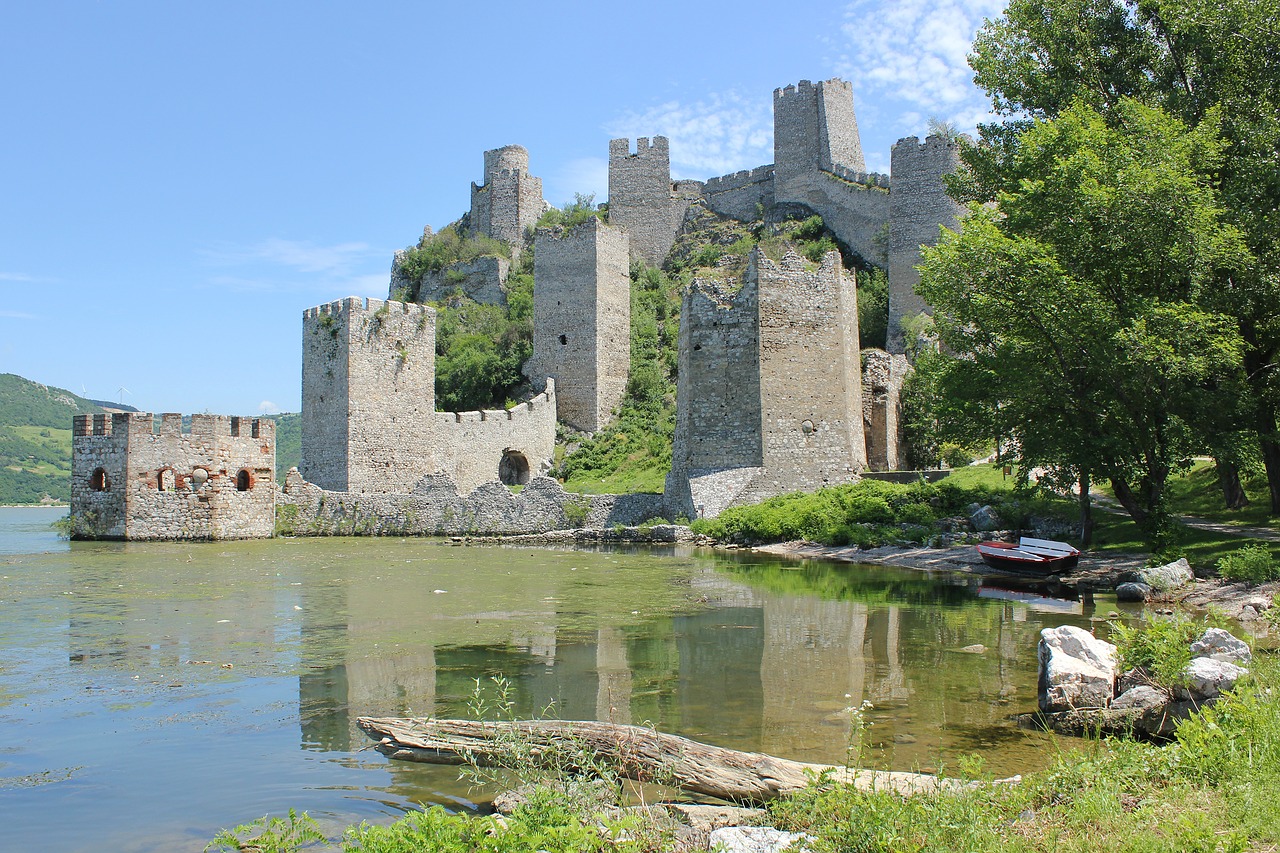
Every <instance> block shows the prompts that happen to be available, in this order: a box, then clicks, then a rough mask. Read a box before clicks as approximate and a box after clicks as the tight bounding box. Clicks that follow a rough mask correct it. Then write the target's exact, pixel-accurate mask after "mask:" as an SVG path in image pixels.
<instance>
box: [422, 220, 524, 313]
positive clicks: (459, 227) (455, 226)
mask: <svg viewBox="0 0 1280 853" xmlns="http://www.w3.org/2000/svg"><path fill="white" fill-rule="evenodd" d="M486 255H493V256H498V257H503V258H510V257H511V247H510V246H508V245H507V244H506V243H504V242H502V241H501V240H495V239H493V238H492V237H486V236H485V235H483V234H471V233H469V232H468V230H467V227H466V224H465V223H464V222H454V223H451V224H449V225H446V226H445V227H444V228H441V229H440V231H439V232H438V233H436V234H424V235H423V236H422V239H420V240H419V241H418V245H417V246H414V247H413V248H412V249H409V250H408V251H406V252H405V253H404V254H403V255H401V256H400V263H399V271H400V274H401V276H403V277H404V278H405V279H407V280H409V281H411V282H413V285H412V287H413V288H414V289H413V290H411V292H409V293H407V294H405V297H406V298H407V299H409V300H411V301H412V300H416V299H417V296H418V294H417V292H416V288H417V286H418V284H419V283H420V282H421V281H422V277H423V276H424V275H426V274H427V273H429V272H439V271H440V270H442V269H444V268H445V267H449V266H453V265H454V264H465V263H470V262H471V261H474V260H476V259H477V258H482V257H485V256H486Z"/></svg>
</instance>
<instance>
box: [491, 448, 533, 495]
mask: <svg viewBox="0 0 1280 853" xmlns="http://www.w3.org/2000/svg"><path fill="white" fill-rule="evenodd" d="M498 479H499V480H501V481H502V483H503V485H507V486H523V485H525V484H526V483H528V482H529V460H528V459H527V458H526V457H525V455H524V454H523V453H520V452H519V451H517V450H508V451H506V452H504V453H503V454H502V461H501V462H499V463H498Z"/></svg>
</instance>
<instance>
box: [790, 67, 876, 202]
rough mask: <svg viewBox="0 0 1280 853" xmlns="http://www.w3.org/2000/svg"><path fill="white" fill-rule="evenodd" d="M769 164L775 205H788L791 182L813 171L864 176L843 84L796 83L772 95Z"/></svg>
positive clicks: (847, 92) (807, 178) (849, 98)
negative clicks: (772, 175)
mask: <svg viewBox="0 0 1280 853" xmlns="http://www.w3.org/2000/svg"><path fill="white" fill-rule="evenodd" d="M773 163H774V180H775V194H776V196H777V199H778V201H791V200H793V199H792V197H793V196H795V195H796V194H797V193H796V192H795V191H793V189H792V186H791V185H792V183H793V182H795V181H797V180H799V181H801V182H802V183H804V184H807V183H808V182H809V181H810V180H811V179H812V177H813V176H814V174H815V173H816V172H820V171H821V172H839V171H842V170H844V171H850V172H865V171H866V169H867V166H866V162H865V161H864V159H863V157H862V142H861V140H860V139H859V138H858V119H857V117H856V116H855V115H854V112H853V86H852V84H850V83H849V82H848V81H846V80H840V79H832V80H827V81H825V82H822V83H810V82H809V81H808V80H801V81H800V83H799V84H798V85H795V86H786V87H784V88H781V89H774V91H773Z"/></svg>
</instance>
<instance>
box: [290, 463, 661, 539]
mask: <svg viewBox="0 0 1280 853" xmlns="http://www.w3.org/2000/svg"><path fill="white" fill-rule="evenodd" d="M281 501H282V503H284V504H286V505H287V506H289V507H290V509H289V510H287V511H286V512H287V515H288V516H289V517H290V518H291V524H292V525H293V528H294V532H295V533H298V534H302V535H307V534H310V535H351V534H363V535H375V536H376V535H407V536H415V535H468V534H471V535H477V534H483V535H499V536H500V535H516V534H525V533H542V532H545V531H548V530H570V529H574V528H582V527H595V528H609V527H612V526H613V525H615V524H623V525H636V524H640V523H642V522H645V521H649V520H651V519H653V518H657V517H659V516H661V515H662V514H663V499H662V495H652V494H637V495H576V494H569V493H567V492H565V491H564V489H563V487H561V485H560V484H559V483H557V482H556V481H555V480H552V479H550V478H548V477H534V478H532V479H531V480H530V481H529V483H528V484H527V485H526V486H525V487H524V489H522V490H521V491H520V493H519V494H513V493H512V492H511V490H510V489H508V488H507V487H506V486H503V485H501V484H498V483H487V484H485V485H482V486H480V487H478V488H476V489H475V490H473V491H472V492H471V493H470V494H468V495H465V496H464V495H462V494H461V493H460V492H459V491H458V487H457V486H456V485H455V484H454V482H453V481H452V480H451V479H450V478H449V477H447V476H445V475H432V476H427V477H424V478H423V479H422V480H421V481H420V482H418V483H417V484H415V486H414V488H412V489H410V490H408V491H406V492H403V493H396V494H385V495H354V494H347V493H343V492H330V491H325V490H323V489H320V488H319V487H317V486H314V485H312V484H311V483H307V482H306V481H305V480H303V478H302V476H301V475H299V474H298V473H297V472H296V471H293V472H290V474H289V476H288V477H287V479H286V482H285V490H284V495H283V496H282V498H281ZM293 507H296V509H293Z"/></svg>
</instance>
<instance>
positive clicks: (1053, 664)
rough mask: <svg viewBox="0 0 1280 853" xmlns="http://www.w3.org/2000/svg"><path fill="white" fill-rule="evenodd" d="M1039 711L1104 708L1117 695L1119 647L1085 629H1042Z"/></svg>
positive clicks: (1071, 627)
mask: <svg viewBox="0 0 1280 853" xmlns="http://www.w3.org/2000/svg"><path fill="white" fill-rule="evenodd" d="M1038 651H1039V658H1040V697H1039V700H1040V710H1041V711H1044V712H1045V713H1051V712H1054V711H1067V710H1070V709H1072V708H1105V707H1107V705H1109V704H1110V703H1111V697H1112V696H1114V695H1115V684H1116V647H1115V646H1113V645H1112V644H1111V643H1108V642H1107V641H1105V640H1099V639H1098V638H1097V637H1095V636H1093V635H1092V634H1090V633H1089V632H1088V631H1086V630H1084V629H1083V628H1076V627H1074V626H1072V625H1063V626H1061V627H1058V628H1045V629H1044V630H1043V631H1041V632H1040V646H1039V650H1038Z"/></svg>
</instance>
